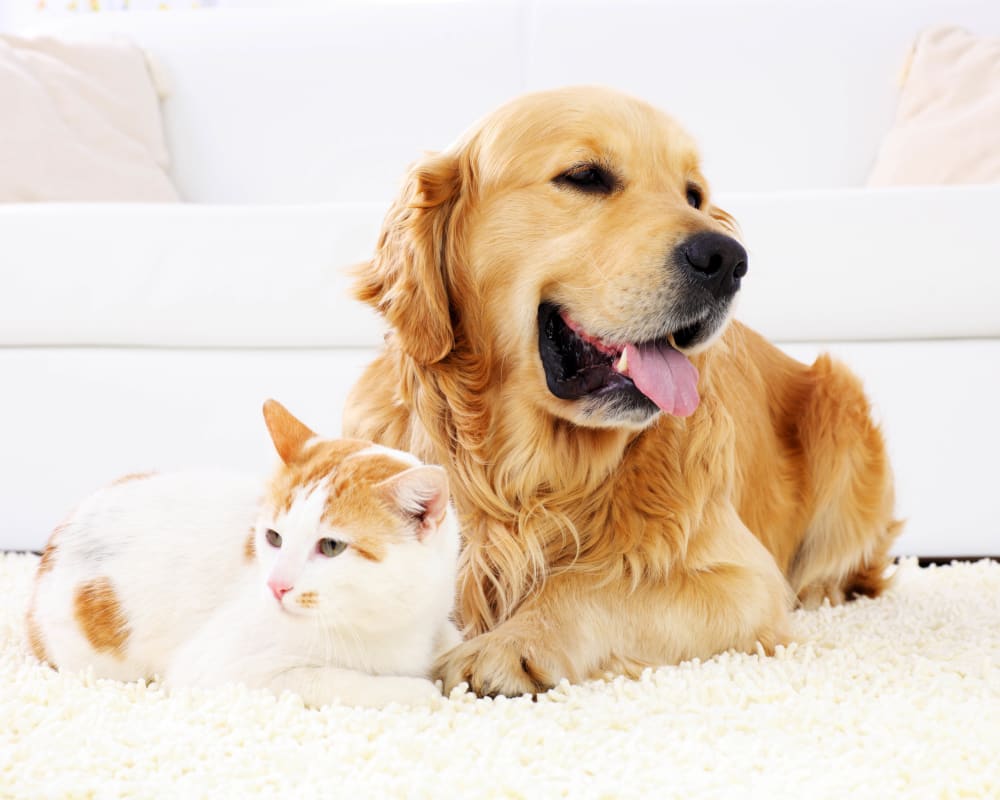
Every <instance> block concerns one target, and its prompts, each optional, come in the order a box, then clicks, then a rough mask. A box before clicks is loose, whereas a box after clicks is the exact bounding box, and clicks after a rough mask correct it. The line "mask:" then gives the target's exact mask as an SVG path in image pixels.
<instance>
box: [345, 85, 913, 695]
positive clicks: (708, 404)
mask: <svg viewBox="0 0 1000 800" xmlns="http://www.w3.org/2000/svg"><path fill="white" fill-rule="evenodd" d="M593 162H596V163H600V164H606V165H608V168H609V169H611V170H613V171H614V172H615V173H616V174H618V175H621V176H623V178H622V185H621V187H620V188H619V189H617V190H616V191H615V193H614V194H613V195H611V196H608V197H603V196H602V197H594V196H586V195H581V194H580V193H579V192H573V191H564V190H560V189H559V188H558V187H556V186H554V185H553V179H554V178H555V176H558V175H560V174H561V173H563V172H564V171H566V170H567V169H569V168H572V167H573V165H574V164H579V163H593ZM692 185H693V186H696V187H697V188H698V190H699V191H700V192H701V193H703V195H704V198H705V201H704V203H703V204H702V205H701V207H700V208H692V207H691V205H690V204H689V202H688V201H687V200H686V199H685V197H686V195H685V192H686V189H687V187H690V186H692ZM702 231H714V232H719V233H728V234H732V233H733V232H734V224H733V221H732V220H731V218H730V217H729V215H728V214H726V213H725V212H724V211H722V210H721V209H718V208H717V207H715V206H713V205H712V204H711V202H710V201H709V198H708V188H707V183H706V181H705V179H704V177H703V176H702V174H701V172H700V170H699V163H698V157H697V153H696V151H695V149H694V146H693V144H692V142H691V140H690V139H689V138H688V137H687V136H686V135H685V134H684V132H683V131H682V130H681V129H680V128H679V127H678V126H677V125H676V124H675V123H674V122H673V121H672V120H670V119H669V118H668V117H666V116H665V115H663V114H661V113H660V112H658V111H656V110H655V109H653V108H651V107H650V106H648V105H646V104H644V103H642V102H639V101H637V100H634V99H632V98H629V97H626V96H624V95H621V94H619V93H617V92H613V91H611V90H605V89H596V88H575V89H565V90H559V91H553V92H545V93H539V94H535V95H528V96H526V97H523V98H520V99H518V100H516V101H514V102H512V103H510V104H508V105H507V106H505V107H503V108H501V109H500V110H498V111H497V112H495V113H494V114H492V115H491V116H489V117H487V118H486V119H485V120H484V121H483V122H482V123H480V124H479V125H478V126H476V127H475V128H473V129H472V130H471V131H470V132H469V133H467V134H466V135H465V136H464V137H463V138H462V139H461V140H460V141H459V142H458V143H457V144H456V145H454V146H453V147H452V148H451V149H450V150H449V151H448V152H446V153H443V154H438V155H432V156H428V157H426V158H424V159H423V160H422V161H420V162H418V163H417V164H416V165H415V166H414V167H413V169H412V170H411V172H410V174H409V176H408V178H407V181H406V184H405V187H404V189H403V192H402V194H401V196H400V198H399V199H398V201H397V202H396V203H395V205H394V206H393V207H392V209H391V210H390V211H389V214H388V216H387V218H386V221H385V225H384V228H383V232H382V235H381V237H380V240H379V243H378V248H377V251H376V255H375V257H374V259H373V260H372V261H371V262H369V263H367V264H365V265H363V266H362V267H361V268H360V271H359V275H358V283H357V286H356V291H357V294H358V296H359V297H360V298H361V299H362V300H364V301H366V302H368V303H370V304H372V305H373V306H375V307H376V308H377V309H378V310H379V311H380V313H381V314H382V315H383V316H384V317H385V319H386V320H387V321H388V323H389V325H390V326H391V328H392V335H391V336H390V337H389V338H388V339H387V344H386V347H385V350H384V352H383V353H382V354H381V355H380V356H379V357H378V358H377V360H376V361H375V362H374V363H373V364H371V365H370V367H369V368H368V370H367V372H366V373H365V375H364V376H363V377H362V379H361V381H360V382H359V383H358V385H357V386H356V387H355V388H354V390H353V392H352V395H351V397H350V398H349V401H348V406H347V410H346V413H345V419H344V432H345V435H348V436H354V437H357V438H362V439H369V440H373V441H376V442H380V443H382V444H385V445H387V446H390V447H394V448H400V449H404V450H410V451H412V452H413V453H414V454H416V455H417V456H418V457H419V458H421V459H423V460H425V461H429V462H432V463H440V464H443V465H445V466H446V468H447V469H448V472H449V476H450V479H451V485H452V490H453V497H454V501H455V503H456V505H457V507H458V510H459V512H460V514H461V517H462V522H463V529H464V535H465V543H464V548H463V554H462V561H461V573H460V586H459V595H460V612H461V615H462V620H461V621H462V623H463V624H464V626H465V632H466V635H467V636H469V637H471V638H469V640H468V641H466V642H465V643H463V644H461V645H459V646H458V647H457V648H455V649H454V650H452V651H451V652H450V653H449V654H447V655H446V656H445V657H444V658H443V659H442V661H441V662H440V664H439V674H440V676H441V677H443V679H444V681H445V688H446V689H450V688H451V687H452V686H454V685H455V684H457V683H458V682H460V681H468V682H469V683H470V685H471V687H472V688H473V689H474V690H475V691H477V692H480V693H484V694H496V693H503V694H520V693H522V692H537V691H541V690H544V689H546V688H548V687H550V686H551V685H553V684H554V683H555V682H556V681H557V680H559V679H560V678H562V677H566V678H569V679H570V680H573V681H577V680H583V679H587V678H589V677H592V676H598V675H601V674H602V673H604V672H606V671H613V672H620V673H625V674H628V675H636V674H637V673H638V672H639V671H641V669H642V668H643V667H645V666H647V665H657V664H667V663H675V662H678V661H680V660H683V659H688V658H693V657H701V658H705V657H708V656H711V655H712V654H714V653H717V652H720V651H723V650H726V649H728V648H738V649H740V650H750V651H752V650H754V649H755V648H757V647H758V646H762V647H763V649H764V650H765V651H767V652H770V651H772V650H773V648H774V646H775V645H777V644H779V643H781V642H784V641H786V640H787V636H788V631H787V610H788V608H789V607H790V606H791V604H792V603H793V602H794V597H795V596H798V598H799V599H800V600H801V601H802V602H804V603H807V604H815V603H817V602H820V601H821V600H822V598H823V597H829V598H830V599H831V601H833V602H839V601H841V600H843V599H847V598H849V597H850V596H852V595H855V594H866V595H876V594H878V593H879V592H880V591H881V590H882V588H883V587H884V585H885V581H884V578H883V573H884V568H885V567H886V566H887V564H888V562H889V559H888V556H887V551H888V549H889V546H890V544H891V542H892V540H893V538H894V536H895V534H896V532H897V529H898V525H897V524H896V523H894V522H893V520H892V510H893V488H892V477H891V471H890V467H889V464H888V461H887V458H886V454H885V450H884V446H883V441H882V437H881V435H880V432H879V430H878V428H877V427H876V426H875V424H873V422H872V420H871V417H870V413H869V405H868V402H867V400H866V398H865V396H864V394H863V392H862V389H861V386H860V383H859V382H858V380H857V379H856V378H855V377H854V376H853V375H852V374H851V373H850V372H849V371H848V370H847V369H845V368H844V367H843V366H841V365H839V364H837V363H836V362H834V361H832V360H830V359H829V358H827V357H822V358H820V359H819V360H818V361H817V362H816V363H815V364H814V365H812V366H811V367H807V366H804V365H802V364H799V363H798V362H796V361H794V360H793V359H791V358H789V357H787V356H785V355H784V354H783V353H782V352H781V351H779V350H778V349H776V348H775V347H773V346H772V345H770V344H769V343H768V342H766V341H765V340H764V339H763V338H762V337H760V336H759V335H757V334H756V333H754V332H753V331H751V330H749V329H748V328H746V327H744V326H742V325H740V324H738V323H731V324H729V325H728V327H727V328H726V329H725V331H724V333H722V334H721V335H719V336H718V337H716V338H715V339H714V341H713V342H712V343H711V345H710V346H708V347H706V348H703V349H702V350H701V351H700V352H693V353H689V355H690V357H691V361H692V362H693V363H694V364H695V366H696V367H697V368H698V370H699V372H700V380H699V383H698V390H699V393H700V396H701V403H700V405H699V407H698V409H697V410H696V411H695V413H694V414H693V415H691V416H690V417H687V418H683V419H682V418H679V417H674V416H670V415H666V414H659V415H658V416H656V417H655V418H654V419H653V420H651V421H650V422H649V423H648V424H633V423H620V422H616V421H615V420H614V419H605V418H601V417H600V415H594V414H591V413H590V412H589V411H588V410H587V409H586V408H585V407H583V406H582V405H581V403H580V402H578V401H568V400H560V399H559V398H557V397H556V396H555V395H553V394H551V393H550V392H549V391H548V389H547V387H546V382H545V377H544V372H543V367H542V364H541V362H540V359H539V351H538V330H537V322H536V314H537V311H538V308H539V304H540V302H542V301H546V300H548V301H552V302H554V303H558V304H560V305H561V306H564V307H567V308H571V309H572V311H573V315H574V318H575V319H576V320H578V321H579V322H581V323H582V324H583V325H585V326H586V328H587V329H588V330H593V331H601V332H606V331H610V332H617V333H621V334H622V338H623V339H624V338H626V334H627V335H628V336H631V337H632V338H631V339H630V340H639V339H642V338H643V337H647V338H648V337H652V336H656V335H658V334H656V333H655V331H654V327H653V326H654V324H656V323H655V320H656V319H657V318H658V314H659V308H660V306H661V305H662V304H663V303H664V302H666V301H668V300H669V298H670V297H671V293H672V292H674V291H675V288H676V284H675V281H676V276H675V275H673V274H672V273H671V271H670V270H667V269H665V268H664V254H665V253H667V252H669V251H670V250H671V249H672V248H674V247H675V246H676V245H677V244H678V242H680V241H681V240H683V239H684V237H686V236H689V235H691V234H695V233H698V232H702ZM750 279H752V275H751V276H750ZM661 317H662V315H661ZM660 324H661V325H662V323H660ZM602 335H603V334H602Z"/></svg>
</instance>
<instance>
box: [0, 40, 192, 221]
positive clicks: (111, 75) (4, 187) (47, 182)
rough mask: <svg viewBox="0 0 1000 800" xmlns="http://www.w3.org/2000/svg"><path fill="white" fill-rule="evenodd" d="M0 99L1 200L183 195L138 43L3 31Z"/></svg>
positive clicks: (171, 197)
mask: <svg viewBox="0 0 1000 800" xmlns="http://www.w3.org/2000/svg"><path fill="white" fill-rule="evenodd" d="M0 108H2V109H3V124H2V125H0V202H27V201H113V202H128V201H145V202H169V201H175V200H177V199H178V197H177V193H176V191H175V190H174V187H173V185H172V184H171V183H170V179H169V178H168V177H167V162H168V159H167V147H166V143H165V142H164V139H163V130H162V125H161V120H160V107H159V98H158V96H157V93H156V90H155V88H154V86H153V82H152V80H151V78H150V75H149V72H148V70H147V68H146V61H145V58H144V56H143V54H142V52H141V51H139V50H138V49H137V48H135V47H134V46H132V45H130V44H128V43H126V42H122V41H105V42H86V43H84V42H69V41H60V40H57V39H50V38H39V39H24V38H20V37H16V36H0Z"/></svg>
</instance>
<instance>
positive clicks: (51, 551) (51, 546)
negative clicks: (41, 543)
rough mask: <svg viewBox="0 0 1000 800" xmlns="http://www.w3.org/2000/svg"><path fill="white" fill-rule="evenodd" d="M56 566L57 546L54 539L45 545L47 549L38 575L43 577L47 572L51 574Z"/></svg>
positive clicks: (43, 552)
mask: <svg viewBox="0 0 1000 800" xmlns="http://www.w3.org/2000/svg"><path fill="white" fill-rule="evenodd" d="M55 565H56V545H55V542H54V541H53V539H51V538H50V539H49V543H48V544H47V545H45V549H44V550H43V551H42V558H41V560H40V561H39V562H38V575H39V576H42V575H44V574H45V573H46V572H51V571H52V568H53V567H54V566H55Z"/></svg>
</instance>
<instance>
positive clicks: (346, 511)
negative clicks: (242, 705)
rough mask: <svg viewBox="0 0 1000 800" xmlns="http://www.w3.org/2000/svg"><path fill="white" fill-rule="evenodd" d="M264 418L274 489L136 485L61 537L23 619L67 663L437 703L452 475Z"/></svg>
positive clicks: (381, 700) (37, 646) (85, 507)
mask: <svg viewBox="0 0 1000 800" xmlns="http://www.w3.org/2000/svg"><path fill="white" fill-rule="evenodd" d="M264 419H265V422H266V424H267V428H268V431H269V432H270V434H271V439H272V441H273V443H274V446H275V449H276V450H277V451H278V455H279V456H280V458H281V464H280V466H279V468H278V470H277V471H276V473H275V474H274V476H273V477H272V478H271V480H270V482H269V483H267V484H266V485H264V486H262V485H261V482H260V481H259V480H255V479H253V478H248V477H245V476H241V475H229V474H225V473H210V472H205V473H172V474H152V473H151V474H144V475H130V476H126V477H125V478H123V479H120V480H119V481H117V482H115V483H114V484H112V485H111V486H108V487H107V488H105V489H102V490H100V491H98V492H96V493H95V494H93V495H92V496H90V497H89V498H88V499H87V500H85V501H84V502H83V504H82V505H81V506H80V507H79V508H78V509H77V510H76V511H75V512H73V514H72V515H71V516H70V517H69V519H68V520H67V521H66V522H64V523H63V524H62V525H60V526H59V527H57V528H56V530H55V531H54V532H53V534H52V537H51V539H50V540H49V543H48V545H47V547H46V548H45V552H44V553H43V555H42V559H41V561H40V562H39V566H38V572H37V576H36V579H35V589H34V594H33V598H32V600H31V604H30V608H29V611H28V619H27V622H28V634H29V641H30V643H31V646H32V649H33V650H34V652H35V654H36V655H37V656H38V657H39V658H40V660H42V661H46V662H48V663H49V664H51V665H52V666H54V667H57V668H58V669H61V670H69V671H79V670H83V669H86V668H88V667H92V668H93V670H94V675H95V676H96V677H106V678H116V679H119V680H124V681H131V680H139V679H147V680H149V679H154V678H155V677H156V676H158V677H159V678H160V679H161V680H162V682H163V684H164V685H165V686H168V687H181V686H192V687H197V686H202V687H209V686H218V685H221V684H224V683H230V682H233V683H244V684H245V685H247V686H249V687H251V688H267V689H270V690H271V691H273V692H274V693H276V694H280V693H281V692H283V691H285V690H288V691H291V692H293V693H295V694H297V695H299V696H300V697H301V698H302V700H303V702H304V703H305V705H307V706H310V707H319V706H322V705H326V704H328V703H331V702H333V701H335V700H339V701H342V702H345V703H348V704H352V705H362V706H371V707H383V706H385V705H387V704H388V703H391V702H398V703H401V704H409V705H414V704H425V703H427V702H430V701H431V699H432V698H434V697H440V692H439V690H438V688H437V687H436V686H435V685H434V684H433V683H431V682H430V681H429V680H427V678H426V676H427V675H428V674H429V672H430V669H431V666H432V664H433V662H434V660H435V658H436V657H437V656H438V655H439V654H441V653H442V652H444V651H445V650H448V649H450V648H451V647H452V646H454V645H456V644H458V643H459V641H460V640H461V637H460V636H459V634H458V632H457V630H456V628H455V626H454V624H453V623H452V622H451V614H452V612H453V606H454V600H455V585H456V584H455V579H456V568H457V560H458V548H459V532H458V523H457V520H456V516H455V512H454V510H453V508H452V507H451V504H450V503H449V493H448V482H447V477H446V474H445V471H444V470H443V469H441V468H440V467H436V466H425V465H423V464H421V463H420V462H419V461H418V460H417V459H416V458H414V457H413V456H411V455H410V454H408V453H404V452H401V451H398V450H390V449H388V448H386V447H382V446H379V445H374V444H371V443H370V442H363V441H357V440H347V439H342V440H336V439H324V438H321V437H319V436H317V435H316V434H315V433H314V432H313V431H312V430H310V429H309V428H308V427H306V426H305V425H304V424H303V423H302V422H300V421H299V420H298V419H296V418H295V417H294V416H292V414H291V413H290V412H289V411H288V410H287V409H286V408H285V407H284V406H282V405H281V404H280V403H278V402H277V401H274V400H268V401H267V402H266V403H265V404H264Z"/></svg>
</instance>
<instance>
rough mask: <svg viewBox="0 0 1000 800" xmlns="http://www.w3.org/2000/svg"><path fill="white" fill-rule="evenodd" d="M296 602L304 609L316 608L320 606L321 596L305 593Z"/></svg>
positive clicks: (314, 593)
mask: <svg viewBox="0 0 1000 800" xmlns="http://www.w3.org/2000/svg"><path fill="white" fill-rule="evenodd" d="M295 602H296V603H298V604H299V605H300V606H302V607H303V608H316V606H317V605H318V604H319V595H317V594H316V592H303V593H302V594H300V595H299V596H298V599H297V600H296V601H295Z"/></svg>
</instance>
